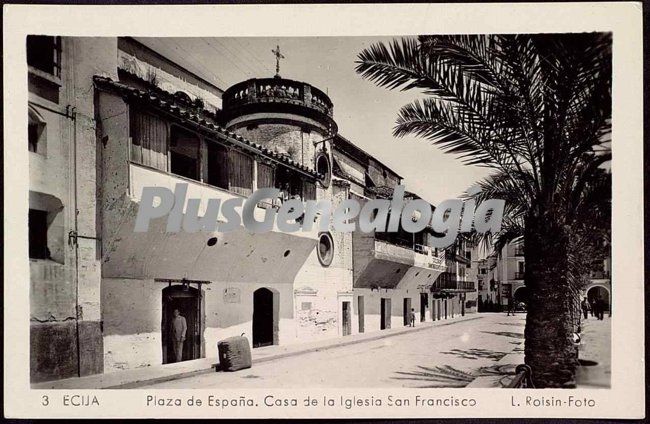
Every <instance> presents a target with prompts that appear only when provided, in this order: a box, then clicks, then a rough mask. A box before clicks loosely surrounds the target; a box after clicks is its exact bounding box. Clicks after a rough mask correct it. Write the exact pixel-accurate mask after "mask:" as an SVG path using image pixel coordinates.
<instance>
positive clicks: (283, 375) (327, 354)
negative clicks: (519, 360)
mask: <svg viewBox="0 0 650 424" xmlns="http://www.w3.org/2000/svg"><path fill="white" fill-rule="evenodd" d="M475 317H476V319H471V320H466V321H457V322H453V320H450V321H449V324H448V325H443V326H434V327H430V328H427V329H426V330H421V331H415V332H409V333H405V334H400V335H395V336H391V337H387V338H383V339H379V340H372V341H367V342H361V343H356V344H352V345H346V346H336V347H332V348H330V349H326V350H321V351H317V352H312V353H306V354H301V355H297V356H292V357H286V358H280V359H277V360H272V361H269V362H264V363H259V364H253V367H252V368H250V369H245V370H240V371H237V372H214V373H209V374H202V375H198V376H194V377H188V378H181V379H178V380H173V381H166V382H162V383H158V384H152V385H148V386H143V387H141V388H156V389H163V388H165V389H184V388H186V389H190V388H193V389H200V388H219V389H223V388H274V387H278V388H305V387H309V388H320V387H325V388H351V387H369V388H378V387H465V386H466V385H468V384H469V383H470V382H471V381H473V380H474V379H475V378H476V377H478V376H480V375H485V374H486V373H487V374H490V373H499V372H500V371H499V370H498V369H497V368H498V366H497V364H496V362H498V361H499V360H500V359H501V358H503V357H504V356H505V355H506V354H508V353H510V352H512V351H513V350H514V349H515V348H517V347H518V346H520V344H521V343H522V342H523V331H524V324H525V315H524V314H517V315H516V316H510V317H508V316H506V315H505V313H483V314H476V315H475ZM262 349H263V348H262Z"/></svg>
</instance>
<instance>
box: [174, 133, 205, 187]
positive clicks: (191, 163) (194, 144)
mask: <svg viewBox="0 0 650 424" xmlns="http://www.w3.org/2000/svg"><path fill="white" fill-rule="evenodd" d="M200 145H201V142H200V139H199V137H198V136H197V135H196V134H194V133H192V132H189V131H186V130H184V129H182V128H180V127H177V126H176V125H172V127H171V131H170V143H169V165H170V171H171V173H172V174H176V175H180V176H182V177H186V178H191V179H193V180H197V181H199V147H200Z"/></svg>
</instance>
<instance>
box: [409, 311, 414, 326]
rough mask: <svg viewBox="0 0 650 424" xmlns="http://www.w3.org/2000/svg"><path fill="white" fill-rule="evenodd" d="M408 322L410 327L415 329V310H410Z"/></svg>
mask: <svg viewBox="0 0 650 424" xmlns="http://www.w3.org/2000/svg"><path fill="white" fill-rule="evenodd" d="M409 321H410V323H411V325H410V326H411V327H415V309H413V308H411V314H410V315H409Z"/></svg>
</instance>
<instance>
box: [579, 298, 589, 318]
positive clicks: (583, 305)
mask: <svg viewBox="0 0 650 424" xmlns="http://www.w3.org/2000/svg"><path fill="white" fill-rule="evenodd" d="M580 307H581V308H582V314H583V315H584V317H585V319H587V315H589V310H590V309H591V307H590V306H589V301H588V300H587V298H586V297H585V298H584V299H582V302H581V303H580Z"/></svg>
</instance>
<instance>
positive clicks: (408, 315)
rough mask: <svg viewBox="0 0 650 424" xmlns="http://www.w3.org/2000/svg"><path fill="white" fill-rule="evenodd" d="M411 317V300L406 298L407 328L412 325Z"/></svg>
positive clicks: (405, 318) (405, 321)
mask: <svg viewBox="0 0 650 424" xmlns="http://www.w3.org/2000/svg"><path fill="white" fill-rule="evenodd" d="M410 315H411V298H410V297H405V298H404V326H405V327H406V326H407V325H409V324H410V321H411V320H410Z"/></svg>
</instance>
